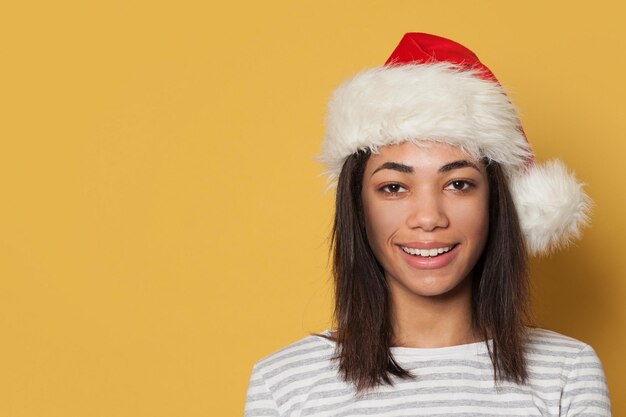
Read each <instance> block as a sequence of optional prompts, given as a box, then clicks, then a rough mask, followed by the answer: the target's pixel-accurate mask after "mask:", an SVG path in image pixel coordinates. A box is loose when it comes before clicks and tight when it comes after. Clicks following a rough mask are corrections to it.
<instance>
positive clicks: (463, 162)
mask: <svg viewBox="0 0 626 417" xmlns="http://www.w3.org/2000/svg"><path fill="white" fill-rule="evenodd" d="M460 168H474V169H475V170H476V171H478V172H480V169H479V168H478V165H476V164H475V163H473V162H472V161H468V160H467V159H460V160H458V161H454V162H450V163H448V164H445V165H443V166H442V167H441V168H439V170H438V171H437V172H439V173H440V174H442V173H444V172H449V171H453V170H455V169H460ZM383 169H391V170H393V171H398V172H402V173H404V174H412V173H413V167H412V166H409V165H405V164H401V163H398V162H385V163H384V164H382V165H381V166H379V167H378V168H376V169H375V170H374V172H372V175H374V174H376V173H377V172H378V171H381V170H383ZM370 176H371V175H370Z"/></svg>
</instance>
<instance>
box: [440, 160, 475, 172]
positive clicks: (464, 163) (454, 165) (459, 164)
mask: <svg viewBox="0 0 626 417" xmlns="http://www.w3.org/2000/svg"><path fill="white" fill-rule="evenodd" d="M459 168H474V169H475V170H476V171H478V172H480V168H478V165H476V164H475V163H473V162H472V161H468V160H467V159H461V160H459V161H454V162H450V163H449V164H445V165H444V166H442V167H441V168H439V172H440V173H443V172H448V171H452V170H454V169H459Z"/></svg>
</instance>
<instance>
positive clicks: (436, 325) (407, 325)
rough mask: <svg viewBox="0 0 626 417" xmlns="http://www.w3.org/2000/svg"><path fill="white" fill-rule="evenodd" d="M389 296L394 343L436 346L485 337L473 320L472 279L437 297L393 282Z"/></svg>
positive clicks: (413, 345) (408, 345) (423, 346)
mask: <svg viewBox="0 0 626 417" xmlns="http://www.w3.org/2000/svg"><path fill="white" fill-rule="evenodd" d="M388 282H389V281H388ZM389 296H390V301H391V322H392V327H393V334H394V337H393V341H392V346H403V347H417V348H436V347H445V346H455V345H462V344H466V343H473V342H478V341H480V340H482V338H481V337H480V335H479V332H478V331H477V330H476V329H475V328H474V326H473V323H472V306H471V279H470V278H468V279H465V280H464V281H463V282H462V283H461V284H460V285H459V286H457V287H456V288H455V289H454V290H452V291H450V292H447V293H446V294H443V295H437V296H421V295H416V294H414V293H411V292H410V291H407V290H406V289H403V288H398V287H395V286H394V284H391V285H390V286H389Z"/></svg>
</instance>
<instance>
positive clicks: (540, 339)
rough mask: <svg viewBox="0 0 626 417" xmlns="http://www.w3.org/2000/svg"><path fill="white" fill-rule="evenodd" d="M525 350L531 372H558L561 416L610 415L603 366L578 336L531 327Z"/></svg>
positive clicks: (537, 377) (541, 375) (537, 373)
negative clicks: (576, 337)
mask: <svg viewBox="0 0 626 417" xmlns="http://www.w3.org/2000/svg"><path fill="white" fill-rule="evenodd" d="M527 351H528V355H529V366H530V370H531V375H532V373H533V372H534V375H535V378H536V379H541V377H543V376H545V374H548V373H552V372H554V373H557V374H558V375H559V380H560V384H559V385H560V386H561V403H560V407H561V410H562V411H563V415H578V413H581V414H585V415H594V416H596V415H598V416H607V415H611V403H610V400H609V392H608V387H607V383H606V378H605V375H604V369H603V367H602V363H601V362H600V358H599V357H598V355H597V354H596V352H595V350H594V349H593V348H592V347H591V346H590V345H588V344H587V343H584V342H582V341H580V340H578V339H575V338H573V337H569V336H565V335H562V334H560V333H556V332H553V331H550V330H545V329H530V330H529V332H528V344H527Z"/></svg>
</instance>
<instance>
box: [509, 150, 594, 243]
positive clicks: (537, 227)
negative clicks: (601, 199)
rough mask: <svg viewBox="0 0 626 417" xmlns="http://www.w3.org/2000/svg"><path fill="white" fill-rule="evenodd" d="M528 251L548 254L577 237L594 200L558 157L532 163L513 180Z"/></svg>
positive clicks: (514, 193)
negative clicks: (541, 162) (537, 163)
mask: <svg viewBox="0 0 626 417" xmlns="http://www.w3.org/2000/svg"><path fill="white" fill-rule="evenodd" d="M510 188H511V194H512V195H513V199H514V201H515V206H516V208H517V213H518V215H519V218H520V224H521V227H522V231H523V233H524V236H525V238H526V245H527V247H528V251H529V252H530V253H531V254H533V255H537V254H546V253H550V252H553V251H555V250H557V249H560V248H561V247H564V246H567V245H568V244H569V243H570V242H571V241H572V240H574V239H578V238H579V237H580V234H581V229H582V228H583V227H584V226H585V225H586V224H587V223H588V220H589V216H588V212H589V210H590V208H591V204H592V203H591V199H590V198H589V197H588V196H587V195H586V194H585V192H584V191H583V184H582V183H579V182H578V181H577V180H576V177H574V175H573V174H572V173H570V172H568V170H567V168H566V167H565V165H563V163H562V162H561V161H559V160H552V161H548V162H546V163H545V164H543V165H532V166H530V167H529V168H528V170H527V171H526V172H524V173H520V174H518V175H514V176H513V177H512V178H511V183H510Z"/></svg>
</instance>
